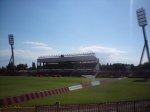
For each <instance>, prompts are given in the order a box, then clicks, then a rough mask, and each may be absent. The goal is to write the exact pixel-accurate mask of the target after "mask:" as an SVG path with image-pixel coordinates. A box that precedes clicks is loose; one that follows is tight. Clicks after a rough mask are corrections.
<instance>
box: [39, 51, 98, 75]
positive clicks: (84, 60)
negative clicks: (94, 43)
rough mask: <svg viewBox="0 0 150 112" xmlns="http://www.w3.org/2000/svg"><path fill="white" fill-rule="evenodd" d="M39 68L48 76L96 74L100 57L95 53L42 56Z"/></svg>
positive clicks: (40, 71)
mask: <svg viewBox="0 0 150 112" xmlns="http://www.w3.org/2000/svg"><path fill="white" fill-rule="evenodd" d="M37 69H38V73H42V74H43V75H48V76H54V75H56V76H59V75H60V76H81V75H95V74H96V73H97V71H99V59H98V58H97V57H96V55H95V53H79V54H61V55H51V56H40V57H38V59H37Z"/></svg>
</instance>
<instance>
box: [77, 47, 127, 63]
mask: <svg viewBox="0 0 150 112" xmlns="http://www.w3.org/2000/svg"><path fill="white" fill-rule="evenodd" d="M78 51H79V52H95V53H96V54H97V56H98V58H99V59H100V61H101V62H104V63H107V62H108V63H115V62H124V61H125V56H124V55H125V54H126V51H123V50H119V49H117V48H110V47H104V46H96V45H93V46H81V47H79V48H78Z"/></svg>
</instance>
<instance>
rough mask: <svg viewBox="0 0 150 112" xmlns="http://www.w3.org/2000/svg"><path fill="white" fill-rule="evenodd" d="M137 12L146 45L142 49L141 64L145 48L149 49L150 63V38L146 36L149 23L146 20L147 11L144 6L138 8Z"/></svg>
mask: <svg viewBox="0 0 150 112" xmlns="http://www.w3.org/2000/svg"><path fill="white" fill-rule="evenodd" d="M136 14H137V19H138V24H139V26H140V27H142V30H143V36H144V47H143V51H142V55H141V59H140V65H141V63H142V60H143V55H144V50H145V49H146V51H147V58H148V62H149V63H150V54H149V47H148V40H147V37H146V31H145V26H146V25H148V23H147V20H146V13H145V9H144V8H140V9H137V11H136Z"/></svg>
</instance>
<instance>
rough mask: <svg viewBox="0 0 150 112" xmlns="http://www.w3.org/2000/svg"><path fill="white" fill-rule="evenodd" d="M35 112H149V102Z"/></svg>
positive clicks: (40, 108) (53, 107)
mask: <svg viewBox="0 0 150 112" xmlns="http://www.w3.org/2000/svg"><path fill="white" fill-rule="evenodd" d="M35 111H36V112H150V100H139V101H119V102H108V103H100V104H76V105H43V106H36V107H35Z"/></svg>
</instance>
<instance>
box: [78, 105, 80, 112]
mask: <svg viewBox="0 0 150 112" xmlns="http://www.w3.org/2000/svg"><path fill="white" fill-rule="evenodd" d="M79 106H80V104H78V112H79V111H80V108H79Z"/></svg>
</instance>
